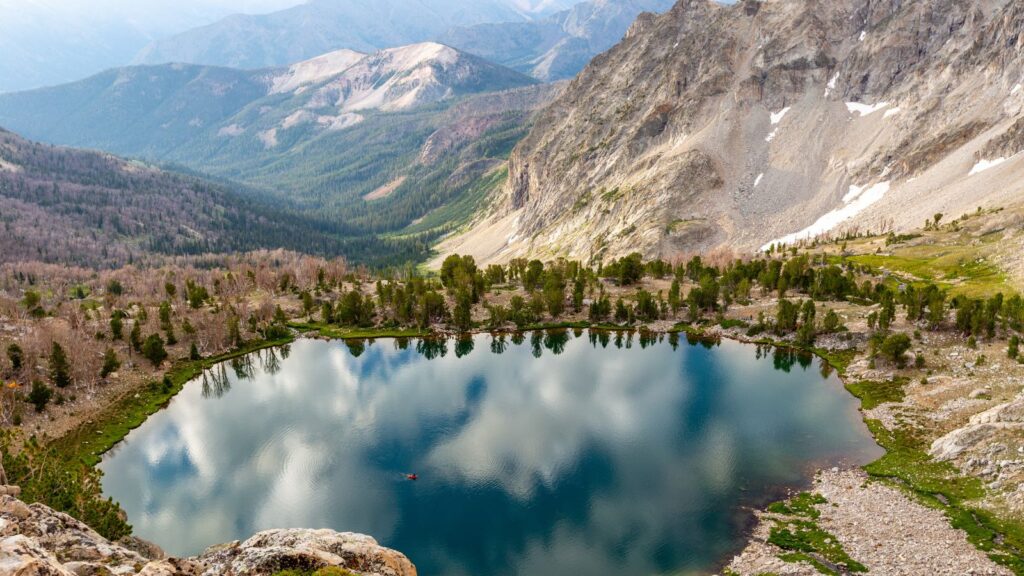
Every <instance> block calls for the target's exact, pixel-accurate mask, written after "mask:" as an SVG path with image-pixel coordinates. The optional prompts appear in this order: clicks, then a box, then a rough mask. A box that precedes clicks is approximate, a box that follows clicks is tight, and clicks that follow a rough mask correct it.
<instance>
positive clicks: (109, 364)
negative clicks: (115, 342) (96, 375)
mask: <svg viewBox="0 0 1024 576" xmlns="http://www.w3.org/2000/svg"><path fill="white" fill-rule="evenodd" d="M120 368H121V360H120V359H118V357H117V352H114V349H113V348H107V352H106V353H105V354H104V355H103V368H102V369H101V370H100V378H106V377H107V376H110V375H111V374H113V373H114V372H117V371H118V370H119V369H120Z"/></svg>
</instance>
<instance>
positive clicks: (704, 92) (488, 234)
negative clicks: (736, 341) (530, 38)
mask: <svg viewBox="0 0 1024 576" xmlns="http://www.w3.org/2000/svg"><path fill="white" fill-rule="evenodd" d="M1021 30H1024V3H1021V2H1016V1H1011V0H971V1H962V0H922V1H919V2H903V1H901V0H882V1H878V0H872V1H868V0H830V1H828V2H823V1H820V0H777V1H773V2H756V1H753V0H748V1H745V2H741V3H737V4H735V5H733V6H723V5H719V4H716V3H714V2H711V1H709V0H680V1H679V2H678V3H677V4H676V5H675V6H674V7H673V9H672V10H670V11H669V12H668V13H667V14H665V15H663V16H653V15H644V16H641V17H640V19H639V20H638V21H637V23H636V24H635V25H634V26H633V28H632V29H631V30H630V32H629V33H628V34H627V36H626V38H625V40H624V41H623V42H622V43H620V44H619V45H618V46H617V47H615V48H614V49H613V50H611V51H609V52H607V53H605V54H603V55H601V56H599V57H598V58H596V59H595V60H594V62H592V63H591V64H590V65H589V66H588V67H587V69H586V70H585V71H584V72H583V73H582V74H581V75H580V76H579V77H578V78H577V79H576V80H575V81H574V82H572V84H571V85H570V86H569V87H568V88H567V89H566V91H565V92H564V93H563V94H562V96H561V97H560V98H559V99H558V100H557V101H555V102H554V103H553V104H552V105H551V106H550V107H549V108H548V109H547V110H546V111H544V112H543V113H542V114H541V115H540V116H539V117H538V120H537V122H536V123H535V127H534V129H533V131H532V132H531V134H530V135H529V136H528V137H527V138H526V139H524V141H523V142H522V143H521V144H520V145H519V147H518V148H517V149H516V151H515V152H514V153H513V156H512V159H511V163H510V175H509V183H508V185H507V187H506V189H505V190H504V193H503V195H502V197H501V198H500V199H499V200H498V202H497V203H496V204H495V205H494V207H493V209H492V211H491V213H490V214H489V215H488V216H487V218H486V219H485V220H484V221H482V222H481V223H480V225H479V226H477V227H476V228H475V229H474V230H473V231H472V232H471V233H470V234H469V235H467V236H464V237H461V238H457V239H452V240H450V241H449V242H448V243H447V244H446V245H445V247H444V248H445V249H446V250H462V251H464V252H470V253H474V254H475V255H476V256H478V258H480V259H483V260H491V259H506V258H509V257H512V256H517V255H523V254H532V255H538V256H556V255H569V256H573V257H582V258H590V257H593V258H599V257H608V256H613V255H620V254H624V253H628V252H632V251H634V250H638V249H639V250H640V251H642V252H645V253H646V254H647V255H650V256H654V255H660V256H674V255H679V254H681V253H684V252H688V251H695V250H698V249H703V250H708V249H714V248H717V247H728V248H733V249H737V250H741V251H752V250H757V249H760V248H761V247H764V246H766V245H768V244H770V243H772V242H773V241H777V240H780V239H784V240H785V241H789V242H793V241H799V240H800V239H802V238H807V237H810V236H816V235H819V234H826V233H829V234H833V235H835V234H843V233H847V232H851V231H856V230H858V229H859V230H862V231H863V230H865V229H871V230H874V231H884V230H889V229H895V230H904V229H909V228H912V227H920V226H921V225H922V224H923V223H924V222H925V220H926V219H929V218H931V217H932V215H933V214H935V213H938V212H941V213H944V214H947V215H949V216H957V215H959V214H961V213H964V212H967V211H973V210H975V209H976V208H977V207H978V206H986V207H987V206H997V205H1001V204H1004V203H1012V202H1015V201H1019V200H1020V199H1022V198H1024V154H1021V152H1024V129H1022V128H1021V127H1022V126H1024V89H1022V88H1021V83H1022V82H1024V35H1022V34H1021Z"/></svg>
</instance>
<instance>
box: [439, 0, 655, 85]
mask: <svg viewBox="0 0 1024 576" xmlns="http://www.w3.org/2000/svg"><path fill="white" fill-rule="evenodd" d="M673 3H674V0H589V1H587V2H581V3H579V4H577V5H575V6H573V7H572V8H571V9H569V10H564V11H562V12H559V13H557V14H554V15H552V16H550V17H548V18H544V19H540V20H534V21H531V22H505V23H488V24H477V25H475V26H468V27H460V28H453V29H451V30H449V31H448V32H446V33H445V34H444V35H442V36H441V37H440V38H439V39H438V40H439V41H440V42H442V43H444V44H447V45H449V46H454V47H456V48H459V49H461V50H465V51H466V52H469V53H470V54H476V55H478V56H482V57H484V58H487V59H488V60H491V61H493V62H497V63H499V64H504V65H505V66H508V67H510V68H513V69H515V70H519V71H520V72H523V73H526V74H530V75H531V76H533V77H534V78H538V79H540V80H546V81H550V80H558V79H563V78H571V77H573V76H575V75H576V74H577V73H579V71H580V70H582V69H583V67H584V66H586V65H587V63H588V62H590V60H591V58H593V57H594V56H596V55H597V54H599V53H601V52H604V51H605V50H607V49H609V48H611V47H612V46H614V45H615V44H616V43H618V42H619V40H621V39H622V36H623V34H625V33H626V31H627V30H628V29H629V27H630V25H631V24H633V21H634V20H636V17H637V16H638V15H639V14H641V13H643V12H664V11H665V10H668V9H669V8H671V7H672V4H673Z"/></svg>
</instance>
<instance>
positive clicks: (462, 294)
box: [452, 289, 473, 332]
mask: <svg viewBox="0 0 1024 576" xmlns="http://www.w3.org/2000/svg"><path fill="white" fill-rule="evenodd" d="M472 311H473V297H472V296H471V295H470V294H469V292H468V291H467V290H464V289H463V290H459V292H458V293H457V294H456V295H455V309H454V310H453V311H452V323H453V324H455V328H457V329H458V330H460V331H462V332H466V331H468V330H469V329H470V328H472V327H473V314H472Z"/></svg>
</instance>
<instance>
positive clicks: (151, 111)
mask: <svg viewBox="0 0 1024 576" xmlns="http://www.w3.org/2000/svg"><path fill="white" fill-rule="evenodd" d="M534 82H535V81H534V80H532V79H531V78H529V77H527V76H525V75H522V74H519V73H517V72H514V71H512V70H509V69H507V68H503V67H500V66H498V65H495V64H491V63H489V62H486V61H484V60H482V59H480V58H478V57H475V56H471V55H468V54H465V53H462V52H459V51H457V50H455V49H453V48H450V47H447V46H443V45H441V44H436V43H423V44H415V45H411V46H404V47H400V48H393V49H388V50H382V51H379V52H375V53H372V54H360V53H358V52H355V51H351V50H341V51H337V52H332V53H330V54H326V55H321V56H319V57H317V58H314V59H312V60H308V61H303V62H299V63H297V64H294V65H292V66H289V67H287V68H274V69H264V70H255V71H248V70H236V69H232V68H222V67H214V66H197V65H187V64H165V65H161V66H138V67H128V68H121V69H114V70H110V71H107V72H104V73H102V74H98V75H96V76H93V77H91V78H87V79H85V80H82V81H80V82H75V83H72V84H67V85H63V86H57V87H53V88H44V89H40V90H34V91H30V92H23V93H14V94H3V95H0V125H5V126H9V127H11V128H13V129H15V130H17V131H19V132H21V133H22V134H25V135H26V136H28V137H31V138H35V139H39V140H43V141H47V142H53V143H57V144H63V145H67V146H78V147H88V148H99V149H103V150H107V151H110V152H114V153H117V154H125V155H139V156H147V157H153V158H156V159H160V158H163V157H165V156H166V155H167V154H168V152H170V151H172V150H174V149H176V148H177V147H180V146H183V145H188V144H189V143H191V142H193V141H194V140H195V139H196V138H201V137H204V136H209V135H210V134H211V130H213V131H214V132H215V135H216V136H218V137H221V139H223V138H236V137H238V136H241V135H242V134H243V133H245V132H246V131H249V133H250V134H253V133H254V132H253V130H254V129H255V128H257V127H258V128H259V129H260V133H261V134H262V136H261V141H262V142H264V144H266V146H267V147H268V148H272V147H273V142H274V141H275V140H276V138H275V134H276V132H277V131H284V130H287V129H289V128H292V127H295V126H297V125H300V124H307V123H313V124H314V125H319V126H320V127H321V128H322V129H325V130H330V129H341V128H345V127H348V126H351V125H352V124H354V123H358V122H361V121H362V120H363V119H364V117H365V116H364V115H361V114H358V113H357V112H366V111H368V110H380V111H384V112H397V111H401V110H409V109H412V108H415V107H419V106H424V105H428V104H434V103H439V102H442V101H445V100H449V99H453V98H457V97H460V96H465V95H468V94H473V93H479V92H489V91H500V90H505V89H510V88H517V87H522V86H529V85H531V84H533V83H534ZM236 116H237V118H235V117H236ZM269 119H276V120H275V121H269Z"/></svg>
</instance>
